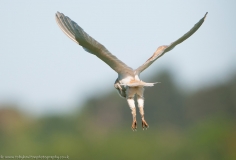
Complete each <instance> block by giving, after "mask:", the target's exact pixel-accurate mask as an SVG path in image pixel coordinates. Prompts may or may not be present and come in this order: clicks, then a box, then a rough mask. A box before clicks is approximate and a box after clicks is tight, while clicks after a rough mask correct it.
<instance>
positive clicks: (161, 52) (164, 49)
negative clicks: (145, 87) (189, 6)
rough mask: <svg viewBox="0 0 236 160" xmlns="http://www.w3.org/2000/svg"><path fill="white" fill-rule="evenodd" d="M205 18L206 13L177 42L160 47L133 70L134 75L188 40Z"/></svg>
mask: <svg viewBox="0 0 236 160" xmlns="http://www.w3.org/2000/svg"><path fill="white" fill-rule="evenodd" d="M206 16H207V13H206V14H205V16H204V17H203V18H202V19H200V21H199V22H197V23H196V24H195V25H194V26H193V28H192V29H191V30H190V31H188V32H187V33H186V34H184V35H183V36H182V37H180V38H179V39H178V40H176V41H174V42H173V43H171V44H170V45H164V46H160V47H158V48H157V50H156V51H155V52H154V54H153V55H152V57H150V58H149V59H148V60H147V61H146V62H145V63H144V64H143V65H142V66H140V67H139V68H137V69H136V70H135V74H137V75H138V74H140V73H141V72H142V71H143V70H145V69H146V68H148V67H149V66H150V65H151V64H152V63H153V62H154V61H155V60H157V59H158V58H159V57H161V56H163V55H164V54H165V53H166V52H169V51H170V50H172V49H173V48H174V47H175V46H176V45H178V44H180V43H182V42H183V41H185V40H186V39H187V38H189V37H190V36H191V35H192V34H193V33H195V32H196V31H197V30H198V29H199V27H200V26H201V25H202V23H203V22H204V20H205V18H206Z"/></svg>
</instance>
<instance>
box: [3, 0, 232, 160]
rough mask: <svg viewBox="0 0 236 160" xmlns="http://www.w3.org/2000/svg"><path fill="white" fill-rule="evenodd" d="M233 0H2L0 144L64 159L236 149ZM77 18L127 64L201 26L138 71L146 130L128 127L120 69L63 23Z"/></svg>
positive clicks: (220, 155) (179, 158) (193, 155)
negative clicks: (59, 17) (61, 17)
mask: <svg viewBox="0 0 236 160" xmlns="http://www.w3.org/2000/svg"><path fill="white" fill-rule="evenodd" d="M235 6H236V1H235V0H228V1H224V0H218V1H214V0H198V1H187V0H179V1H175V0H166V1H158V0H150V1H141V0H129V1H126V0H119V1H115V0H114V1H110V0H98V1H94V0H86V1H81V0H70V1H65V0H51V1H46V0H41V1H30V0H21V1H19V0H11V1H8V0H1V1H0V19H1V22H0V33H1V36H0V46H1V47H0V156H1V155H3V156H6V155H11V156H17V155H25V156H27V155H33V156H37V155H45V156H47V155H48V156H50V155H52V156H53V155H58V156H60V155H61V156H67V155H68V156H69V157H70V159H73V160H76V159H109V160H110V159H114V160H116V159H119V160H120V159H122V160H123V159H128V160H129V159H137V160H138V159H142V160H144V159H148V160H149V159H150V160H152V159H160V160H235V159H236V63H235V60H236V45H235V37H236V32H235V28H236V20H235V16H234V15H236V10H235ZM57 11H60V12H62V13H64V14H65V15H66V16H69V17H70V18H71V19H73V20H74V21H76V22H77V23H78V24H79V25H80V26H81V27H82V28H83V29H84V30H85V31H86V32H88V34H89V35H91V36H92V37H94V38H95V39H96V40H98V41H99V42H100V43H102V44H103V45H104V46H106V47H107V49H109V51H111V53H113V54H114V55H116V56H117V57H118V58H119V59H120V60H122V61H123V62H124V63H127V65H129V66H130V67H133V68H137V67H138V66H140V65H141V64H143V63H144V62H145V61H146V60H147V59H148V58H149V57H150V56H151V55H152V54H153V52H154V51H155V50H156V49H157V47H158V46H160V45H168V44H170V43H171V42H173V41H174V40H176V39H177V38H179V37H180V36H182V35H183V34H184V33H186V32H187V31H188V30H189V29H190V28H191V27H192V26H193V25H194V24H195V23H196V22H197V21H199V19H201V18H202V17H203V16H204V14H205V13H206V12H209V14H208V16H207V18H206V21H205V22H204V24H203V25H202V27H201V28H200V29H199V30H198V31H197V32H196V33H195V34H194V35H193V36H192V37H190V38H189V39H188V40H186V41H185V42H184V43H182V44H180V45H178V46H177V47H175V49H173V50H172V51H171V52H168V53H167V54H165V55H164V56H163V57H161V58H160V59H158V60H157V61H156V62H155V63H153V64H152V66H150V68H148V69H147V70H145V72H143V73H142V74H141V78H142V80H143V81H146V82H161V83H158V84H156V85H155V86H154V87H151V88H146V89H145V93H144V97H145V108H144V110H145V119H146V121H147V122H148V124H149V125H150V128H149V129H148V130H145V131H143V130H142V127H141V119H140V116H139V113H138V111H137V121H138V130H137V131H136V132H133V131H132V130H131V123H132V116H131V113H130V109H129V107H128V104H127V102H126V100H125V99H122V98H120V97H119V95H118V94H117V93H116V90H115V89H114V88H113V83H114V81H115V79H116V77H117V74H116V73H115V72H114V71H113V70H111V69H110V68H109V67H108V66H107V65H106V64H104V63H103V62H101V61H100V60H99V59H98V58H97V57H95V56H93V55H91V54H88V53H87V52H85V51H84V50H83V49H82V47H80V46H78V45H76V44H75V43H73V42H72V41H71V40H70V39H69V38H68V37H66V36H65V35H64V34H63V32H62V31H61V30H60V29H59V27H58V26H57V24H56V22H55V17H54V16H55V13H56V12H57Z"/></svg>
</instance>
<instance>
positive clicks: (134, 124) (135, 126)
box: [131, 121, 137, 131]
mask: <svg viewBox="0 0 236 160" xmlns="http://www.w3.org/2000/svg"><path fill="white" fill-rule="evenodd" d="M131 129H132V130H133V131H137V130H136V129H137V121H133V123H132V126H131Z"/></svg>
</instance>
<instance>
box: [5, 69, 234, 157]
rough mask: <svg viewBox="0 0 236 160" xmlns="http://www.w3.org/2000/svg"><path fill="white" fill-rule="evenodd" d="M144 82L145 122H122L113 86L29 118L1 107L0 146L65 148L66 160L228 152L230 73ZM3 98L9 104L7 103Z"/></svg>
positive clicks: (27, 150) (50, 151)
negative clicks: (202, 79)
mask: <svg viewBox="0 0 236 160" xmlns="http://www.w3.org/2000/svg"><path fill="white" fill-rule="evenodd" d="M154 79H158V80H159V81H161V82H162V83H160V84H157V85H156V86H155V87H152V88H146V92H145V95H147V96H146V104H145V113H146V114H145V115H146V120H147V122H148V123H149V125H150V128H149V129H148V130H144V131H143V130H142V128H141V120H140V117H139V115H138V131H136V132H133V131H132V130H131V129H130V126H131V122H132V118H131V114H130V110H129V108H128V106H127V104H126V101H125V100H124V99H121V98H120V97H119V96H118V95H117V93H115V92H114V91H111V92H109V93H108V94H106V95H103V96H101V97H100V98H96V97H90V98H89V99H88V100H87V102H86V103H84V104H82V105H81V106H78V108H80V109H79V110H75V111H74V112H73V113H70V114H62V115H45V116H42V117H36V118H35V117H32V116H31V115H27V114H24V113H22V112H20V111H18V110H16V109H15V108H17V106H14V105H12V106H1V110H0V141H1V143H0V153H1V154H3V153H4V154H5V155H22V154H24V155H69V157H70V159H168V160H169V159H170V160H172V159H180V160H182V159H194V160H195V159H196V160H203V159H208V160H218V159H219V160H234V159H236V152H235V149H236V136H235V135H236V123H235V122H236V99H235V97H236V75H235V76H234V77H232V79H230V80H229V81H228V82H226V83H224V84H218V85H214V86H211V87H206V88H202V89H199V90H198V91H194V92H188V93H186V92H185V91H183V89H182V88H179V87H178V86H176V84H175V82H174V81H173V80H172V79H173V77H171V74H170V73H169V72H168V71H163V72H162V73H160V74H157V75H156V76H154V77H152V78H151V79H150V80H154ZM9 105H10V104H9Z"/></svg>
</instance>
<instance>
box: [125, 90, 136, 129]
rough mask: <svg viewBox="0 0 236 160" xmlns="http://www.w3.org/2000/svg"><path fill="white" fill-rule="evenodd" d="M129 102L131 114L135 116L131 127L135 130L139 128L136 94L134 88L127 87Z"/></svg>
mask: <svg viewBox="0 0 236 160" xmlns="http://www.w3.org/2000/svg"><path fill="white" fill-rule="evenodd" d="M126 95H127V97H126V99H127V102H128V104H129V107H130V109H131V114H132V116H133V123H132V125H131V129H132V130H133V131H134V130H136V129H137V121H136V108H135V102H134V95H135V92H133V88H130V87H129V88H127V94H126Z"/></svg>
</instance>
